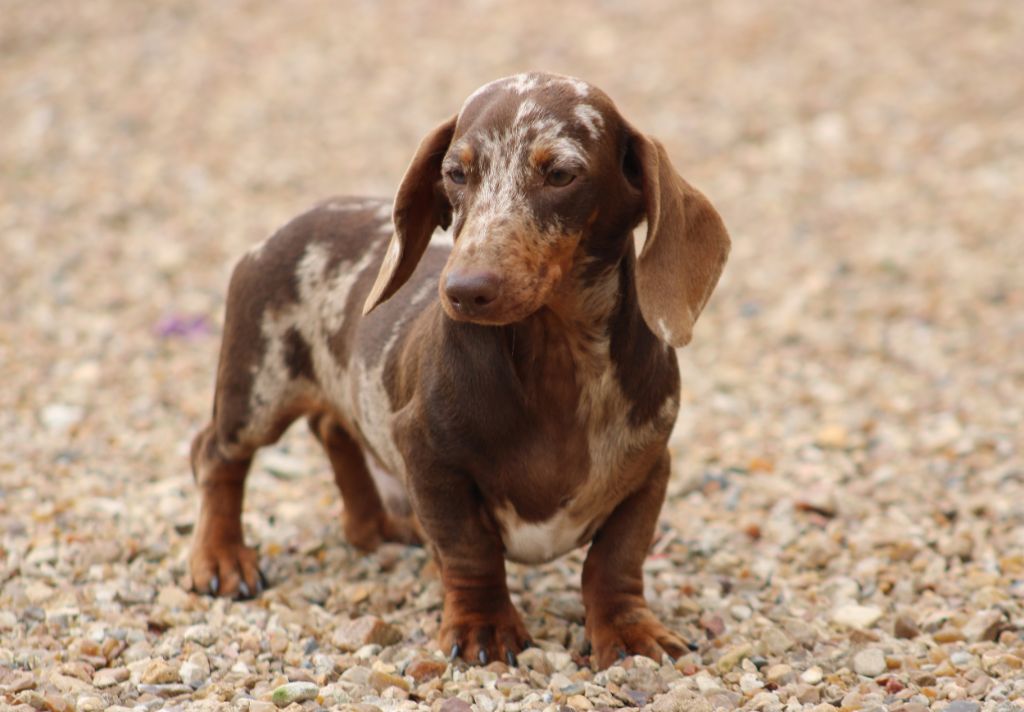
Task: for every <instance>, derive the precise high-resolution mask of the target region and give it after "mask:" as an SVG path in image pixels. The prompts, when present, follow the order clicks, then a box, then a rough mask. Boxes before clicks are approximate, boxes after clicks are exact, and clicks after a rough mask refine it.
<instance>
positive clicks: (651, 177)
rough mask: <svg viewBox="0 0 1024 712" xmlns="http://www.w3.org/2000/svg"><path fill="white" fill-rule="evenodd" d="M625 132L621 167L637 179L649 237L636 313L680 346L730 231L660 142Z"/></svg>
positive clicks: (725, 251) (721, 260) (711, 283)
mask: <svg viewBox="0 0 1024 712" xmlns="http://www.w3.org/2000/svg"><path fill="white" fill-rule="evenodd" d="M629 133H630V135H629V136H628V139H627V140H628V141H629V145H628V146H627V150H626V159H625V162H624V168H625V170H626V172H627V178H630V179H632V180H636V181H639V183H640V186H639V187H640V188H641V190H642V191H643V201H644V209H645V211H646V213H647V241H646V242H645V243H644V246H643V249H642V250H641V252H640V257H639V258H638V259H637V267H636V288H637V297H638V300H639V302H640V312H641V313H642V314H643V317H644V321H646V322H647V326H648V327H650V329H651V331H653V332H654V333H655V334H656V335H658V336H659V337H660V338H661V339H663V340H664V341H665V342H667V343H668V344H670V345H671V346H674V347H676V348H679V347H682V346H685V345H686V344H688V343H689V342H690V339H691V338H692V337H693V325H694V323H695V322H696V321H697V317H698V316H699V315H700V312H701V310H702V309H703V308H704V305H705V304H706V303H707V301H708V298H709V297H710V296H711V292H712V291H713V290H714V288H715V285H716V284H717V283H718V277H719V276H720V275H721V274H722V268H723V267H724V266H725V260H726V258H727V257H728V256H729V233H727V232H726V230H725V225H724V224H723V223H722V218H721V217H720V216H719V215H718V212H717V211H716V210H715V209H714V207H712V205H711V203H710V202H709V201H708V199H707V198H705V197H704V195H702V194H701V193H700V191H698V190H697V189H696V188H694V187H693V186H692V185H690V184H689V183H687V182H686V181H685V180H683V179H682V177H681V176H680V175H679V174H678V173H676V171H675V168H673V167H672V163H671V162H670V161H669V159H668V154H667V153H666V152H665V147H664V146H662V145H661V142H659V141H658V140H657V139H655V138H651V137H649V136H645V135H643V134H641V133H640V132H638V131H636V130H634V129H631V128H630V129H629ZM631 173H632V174H634V175H630V174H631Z"/></svg>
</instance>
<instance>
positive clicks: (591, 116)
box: [573, 104, 604, 141]
mask: <svg viewBox="0 0 1024 712" xmlns="http://www.w3.org/2000/svg"><path fill="white" fill-rule="evenodd" d="M573 114H575V116H576V118H577V119H579V122H580V123H581V124H583V128H585V129H586V130H587V133H588V134H590V138H592V139H594V140H595V141H596V140H597V139H598V138H600V136H601V130H602V129H603V128H604V117H603V116H601V114H600V113H599V112H598V111H597V109H595V108H594V107H593V106H591V105H590V104H577V105H576V108H575V109H573Z"/></svg>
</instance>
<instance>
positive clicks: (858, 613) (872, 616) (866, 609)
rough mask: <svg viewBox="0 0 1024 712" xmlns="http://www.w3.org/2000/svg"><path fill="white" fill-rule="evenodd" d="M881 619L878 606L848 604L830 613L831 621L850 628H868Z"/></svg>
mask: <svg viewBox="0 0 1024 712" xmlns="http://www.w3.org/2000/svg"><path fill="white" fill-rule="evenodd" d="M881 617H882V609H881V608H879V607H878V606H861V605H858V604H856V603H848V604H846V605H844V606H840V607H839V608H836V609H835V610H834V611H832V620H833V621H835V622H836V623H838V624H839V625H845V626H847V627H850V628H870V627H871V626H873V625H874V624H875V623H877V622H878V619H879V618H881Z"/></svg>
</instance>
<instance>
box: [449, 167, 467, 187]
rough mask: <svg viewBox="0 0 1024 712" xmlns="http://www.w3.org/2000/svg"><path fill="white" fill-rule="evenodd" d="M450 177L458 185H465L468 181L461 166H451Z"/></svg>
mask: <svg viewBox="0 0 1024 712" xmlns="http://www.w3.org/2000/svg"><path fill="white" fill-rule="evenodd" d="M448 179H449V180H450V181H451V182H452V183H455V184H457V185H465V183H466V172H465V171H464V170H462V169H461V168H450V169H449V170H448Z"/></svg>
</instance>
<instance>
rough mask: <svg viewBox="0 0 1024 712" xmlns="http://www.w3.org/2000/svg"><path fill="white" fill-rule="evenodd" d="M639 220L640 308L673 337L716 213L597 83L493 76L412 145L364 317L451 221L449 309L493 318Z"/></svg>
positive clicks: (713, 255) (550, 289)
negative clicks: (642, 230) (642, 226)
mask: <svg viewBox="0 0 1024 712" xmlns="http://www.w3.org/2000/svg"><path fill="white" fill-rule="evenodd" d="M644 219H646V221H647V240H646V242H645V244H644V247H643V250H642V251H641V253H640V256H639V258H638V260H637V267H636V285H637V296H638V301H639V304H640V310H641V313H642V314H643V317H644V320H645V321H646V322H647V324H648V326H649V327H650V329H651V330H652V331H653V332H654V333H655V334H657V335H659V336H660V337H661V338H662V339H663V340H664V341H665V342H666V343H669V344H671V345H673V346H683V345H685V344H686V343H688V342H689V340H690V338H691V334H692V329H693V325H694V322H695V321H696V319H697V317H698V315H699V314H700V312H701V310H702V309H703V307H704V304H705V303H706V302H707V299H708V297H709V296H710V295H711V292H712V290H713V289H714V287H715V284H716V283H717V281H718V277H719V275H720V274H721V270H722V267H723V265H724V264H725V260H726V257H727V255H728V251H729V237H728V234H727V232H726V230H725V227H724V225H723V224H722V221H721V218H720V217H719V216H718V213H717V212H716V211H715V209H714V208H713V207H712V206H711V204H710V203H709V202H708V200H707V199H706V198H705V197H704V196H703V195H702V194H701V193H700V192H698V191H697V190H696V189H694V188H693V187H692V186H690V185H689V184H688V183H686V181H684V180H683V179H682V178H681V177H680V176H679V175H678V174H677V173H676V171H675V169H674V168H673V167H672V165H671V163H670V162H669V160H668V156H667V155H666V153H665V150H664V148H663V147H662V146H661V144H660V143H659V142H658V141H657V140H655V139H653V138H650V137H648V136H645V135H644V134H642V133H640V132H639V131H637V130H636V129H634V128H633V127H632V126H631V125H630V124H629V123H628V122H627V121H626V120H625V119H623V118H622V116H621V115H620V114H619V112H618V110H617V109H616V108H615V105H614V104H613V103H612V101H611V100H610V99H609V98H608V97H607V96H606V95H605V94H604V93H603V92H601V91H600V90H599V89H597V88H595V87H593V86H591V85H590V84H587V83H586V82H583V81H581V80H579V79H573V78H570V77H564V76H559V75H551V74H521V75H517V76H514V77H508V78H505V79H499V80H497V81H494V82H491V83H490V84H487V85H485V86H483V87H481V88H480V89H479V90H477V91H476V92H475V93H474V94H472V95H471V96H470V97H469V99H467V100H466V102H465V104H464V105H463V107H462V109H461V111H460V112H459V113H458V114H457V115H455V116H453V117H452V118H450V119H449V120H447V121H445V122H444V123H442V124H441V125H440V126H438V127H437V128H435V129H434V130H433V131H431V132H430V133H429V134H428V135H427V136H426V138H424V140H423V142H422V143H421V144H420V147H419V150H418V151H417V153H416V155H415V157H414V158H413V161H412V163H411V165H410V166H409V169H408V170H407V171H406V174H405V177H404V178H403V180H402V183H401V186H400V187H399V190H398V194H397V196H396V199H395V206H394V228H395V233H394V236H393V238H392V241H391V244H390V245H389V247H388V251H387V253H386V255H385V259H384V262H383V264H382V266H381V269H380V273H379V275H378V277H377V281H376V283H375V284H374V287H373V289H372V290H371V292H370V295H369V297H368V298H367V301H366V305H365V312H367V313H368V312H369V311H370V310H372V309H373V308H374V307H375V306H377V305H378V304H379V303H381V302H382V301H384V300H386V299H387V298H389V297H390V296H391V295H392V294H394V293H395V291H397V290H398V288H399V287H401V285H402V284H403V283H404V282H405V281H406V280H407V279H408V278H409V276H410V275H411V274H412V272H413V270H414V269H415V267H416V264H417V262H418V261H419V259H420V257H421V256H422V254H423V252H424V250H425V249H426V246H427V243H428V242H429V240H430V235H431V234H432V233H433V231H434V230H435V229H436V228H437V227H438V226H442V227H448V226H449V224H453V236H454V240H455V244H454V248H453V249H452V252H451V255H450V256H449V259H448V262H447V264H446V266H445V269H444V271H443V273H442V275H441V281H440V285H439V289H440V296H441V304H442V306H443V308H444V310H445V312H446V313H447V314H448V316H450V317H451V318H453V319H457V320H466V321H472V322H476V323H480V324H491V325H502V324H510V323H513V322H516V321H519V320H522V319H524V318H526V317H527V316H529V315H530V314H532V313H533V312H535V311H537V310H538V309H540V308H541V307H542V306H544V305H545V304H546V303H548V301H549V300H550V299H551V298H552V296H553V294H554V293H555V291H556V288H557V286H558V285H559V283H560V282H561V281H562V280H563V278H564V277H565V276H566V275H568V274H569V273H570V272H571V271H572V269H573V267H574V265H575V264H577V262H578V261H579V260H582V259H586V258H587V256H588V255H590V256H592V255H594V254H600V253H602V252H609V251H610V252H612V253H614V252H615V251H616V250H617V251H619V252H621V251H622V250H623V249H625V245H624V241H623V236H628V235H629V234H631V231H632V229H633V228H635V227H636V226H637V225H638V224H639V223H640V222H641V221H642V220H644Z"/></svg>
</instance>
